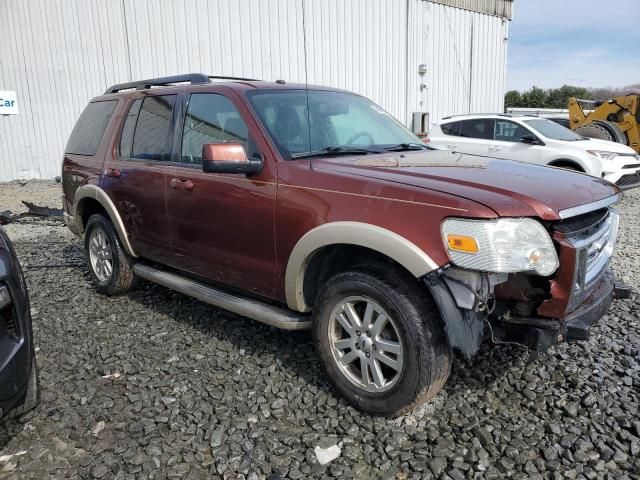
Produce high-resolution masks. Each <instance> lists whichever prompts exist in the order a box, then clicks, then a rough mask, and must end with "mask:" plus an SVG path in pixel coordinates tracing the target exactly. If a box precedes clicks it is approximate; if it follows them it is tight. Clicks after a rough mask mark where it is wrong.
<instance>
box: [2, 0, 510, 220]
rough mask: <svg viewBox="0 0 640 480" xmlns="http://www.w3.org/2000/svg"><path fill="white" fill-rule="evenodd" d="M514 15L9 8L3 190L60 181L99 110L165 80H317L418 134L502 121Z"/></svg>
mask: <svg viewBox="0 0 640 480" xmlns="http://www.w3.org/2000/svg"><path fill="white" fill-rule="evenodd" d="M512 8H513V0H1V1H0V16H1V17H2V18H3V26H2V28H1V29H0V94H2V93H4V92H5V91H9V92H15V93H16V98H17V107H18V113H17V114H15V115H0V142H1V146H0V181H6V180H12V179H19V178H52V177H54V176H56V175H59V174H60V173H59V169H60V161H61V158H62V152H63V150H64V146H65V143H66V141H67V138H68V135H69V133H70V131H71V129H72V128H73V125H74V123H75V121H76V119H77V118H78V116H79V114H80V112H81V111H82V109H83V108H84V107H85V105H86V103H87V101H88V100H89V99H90V98H91V97H93V96H95V95H98V94H101V93H102V92H104V90H105V89H106V88H107V87H108V86H109V85H112V84H115V83H121V82H126V81H131V80H135V79H143V78H149V77H156V76H166V75H174V74H178V73H187V72H202V73H208V74H210V75H232V76H242V77H251V78H262V79H266V80H276V79H285V80H287V81H295V82H304V81H305V79H307V80H308V82H309V83H312V84H320V85H330V86H334V87H340V88H345V89H348V90H352V91H355V92H358V93H361V94H363V95H365V96H367V97H369V98H371V99H373V100H374V101H375V102H377V103H379V104H380V105H382V106H383V107H384V108H385V109H387V110H388V111H389V112H391V113H392V114H393V115H395V116H396V117H397V118H399V119H400V120H401V121H403V122H405V123H406V124H407V125H408V126H414V127H415V128H416V129H420V128H421V126H420V125H418V123H415V125H414V113H416V112H422V113H428V116H427V117H428V118H429V119H430V121H431V122H433V121H435V120H437V119H439V118H441V117H442V116H445V115H450V114H457V113H472V112H494V111H502V109H503V99H504V90H505V73H506V51H507V38H508V23H509V22H508V21H509V19H510V18H511V15H512ZM305 53H306V54H305ZM5 95H8V94H5ZM0 98H1V95H0ZM0 112H2V110H1V109H0ZM421 118H422V117H421ZM427 123H428V122H427ZM426 128H428V125H427V127H426ZM0 207H1V206H0Z"/></svg>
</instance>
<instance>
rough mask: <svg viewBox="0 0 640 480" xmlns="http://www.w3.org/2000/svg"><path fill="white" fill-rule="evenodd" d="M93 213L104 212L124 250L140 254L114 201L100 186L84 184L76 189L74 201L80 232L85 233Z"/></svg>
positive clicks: (75, 220) (74, 213)
mask: <svg viewBox="0 0 640 480" xmlns="http://www.w3.org/2000/svg"><path fill="white" fill-rule="evenodd" d="M93 213H104V214H105V215H106V216H107V217H108V218H109V220H111V223H113V226H114V227H115V229H116V232H117V233H118V238H119V239H120V242H121V243H122V247H123V248H124V250H125V251H126V252H127V253H128V254H129V255H131V256H132V257H137V256H138V255H137V254H136V253H135V251H134V249H133V246H132V245H131V242H130V241H129V236H128V235H127V230H126V228H125V226H124V223H123V221H122V218H121V217H120V214H119V213H118V210H117V209H116V206H115V205H114V203H113V201H112V200H111V199H110V198H109V196H108V195H107V194H106V192H105V191H104V190H102V189H101V188H100V187H98V186H96V185H83V186H82V187H80V188H79V189H78V190H77V191H76V194H75V197H74V202H73V218H74V222H75V226H76V229H77V231H78V232H79V233H80V234H84V230H85V225H86V221H87V220H88V219H89V218H88V217H89V216H90V215H91V214H93Z"/></svg>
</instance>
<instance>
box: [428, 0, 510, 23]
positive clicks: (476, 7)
mask: <svg viewBox="0 0 640 480" xmlns="http://www.w3.org/2000/svg"><path fill="white" fill-rule="evenodd" d="M423 1H425V2H433V3H441V4H442V5H448V6H450V7H456V8H463V9H465V10H471V11H472V12H478V13H487V14H489V15H497V16H499V17H504V18H508V19H511V18H513V0H423Z"/></svg>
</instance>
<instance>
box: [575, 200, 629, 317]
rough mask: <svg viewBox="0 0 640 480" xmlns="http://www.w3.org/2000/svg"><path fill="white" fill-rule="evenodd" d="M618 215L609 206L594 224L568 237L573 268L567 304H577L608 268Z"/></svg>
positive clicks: (614, 240)
mask: <svg viewBox="0 0 640 480" xmlns="http://www.w3.org/2000/svg"><path fill="white" fill-rule="evenodd" d="M619 224H620V215H619V214H618V213H617V212H616V211H615V210H613V209H612V210H610V211H609V213H608V215H606V216H604V217H603V218H602V219H601V220H599V221H598V222H597V223H596V224H594V225H593V226H591V227H589V228H587V229H584V230H582V231H581V232H580V233H578V234H575V235H573V236H570V237H569V241H570V242H571V244H572V245H573V246H574V247H575V248H576V269H575V275H574V284H573V291H572V294H571V301H570V302H569V307H570V308H572V307H576V306H577V305H578V304H579V303H581V302H582V301H583V300H584V299H585V298H586V297H587V296H588V295H589V293H590V292H591V290H592V288H593V286H594V285H595V284H596V283H597V281H598V280H599V279H600V278H601V277H602V275H603V274H604V273H605V271H606V270H607V267H608V266H609V262H610V261H611V257H612V256H613V250H614V247H615V243H616V239H617V238H618V226H619Z"/></svg>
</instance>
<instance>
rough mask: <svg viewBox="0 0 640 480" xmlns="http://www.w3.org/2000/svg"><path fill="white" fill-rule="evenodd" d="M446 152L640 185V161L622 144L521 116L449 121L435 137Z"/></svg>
mask: <svg viewBox="0 0 640 480" xmlns="http://www.w3.org/2000/svg"><path fill="white" fill-rule="evenodd" d="M428 138H429V145H430V146H432V147H434V148H438V149H443V150H454V151H456V152H461V153H469V154H473V155H481V156H486V157H494V158H503V159H507V160H518V161H521V162H527V163H536V164H539V165H549V166H553V167H562V168H567V169H571V170H575V171H578V172H584V173H587V174H589V175H593V176H594V177H601V178H604V179H606V180H608V181H610V182H612V183H615V184H616V185H618V186H619V187H620V188H622V189H628V188H633V187H637V186H639V185H640V156H639V155H638V154H637V153H636V152H635V151H634V150H633V149H632V148H630V147H627V146H626V145H622V144H620V143H614V142H607V141H604V140H596V139H592V138H585V137H582V136H580V135H578V134H577V133H574V132H573V131H571V130H569V129H568V128H565V127H563V126H562V125H559V124H557V123H555V122H553V121H551V120H547V119H545V118H538V117H530V116H518V115H508V114H505V115H500V114H492V115H459V116H454V117H446V118H444V119H442V120H441V121H440V122H438V123H437V124H436V125H435V126H434V127H433V128H432V129H431V131H430V132H429V137H428Z"/></svg>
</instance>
